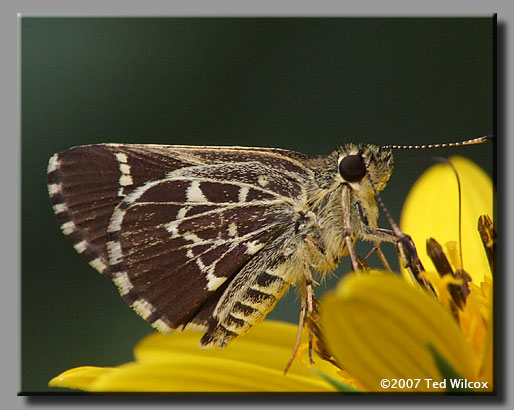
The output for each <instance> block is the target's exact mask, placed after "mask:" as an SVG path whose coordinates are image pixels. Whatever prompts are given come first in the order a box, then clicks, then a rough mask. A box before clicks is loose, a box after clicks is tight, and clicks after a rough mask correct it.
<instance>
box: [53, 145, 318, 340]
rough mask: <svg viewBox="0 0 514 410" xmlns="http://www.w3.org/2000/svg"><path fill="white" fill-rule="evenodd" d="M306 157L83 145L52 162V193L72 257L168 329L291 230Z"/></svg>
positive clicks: (284, 153)
mask: <svg viewBox="0 0 514 410" xmlns="http://www.w3.org/2000/svg"><path fill="white" fill-rule="evenodd" d="M304 158H305V157H304V156H302V155H301V154H296V153H293V152H289V151H284V150H277V149H265V148H240V147H186V146H158V145H122V144H103V145H93V146H83V147H76V148H73V149H70V150H68V151H66V152H64V153H60V154H56V155H55V156H54V157H52V159H51V160H50V163H49V169H48V172H49V173H48V181H49V192H50V197H51V199H52V203H53V205H54V209H55V212H56V214H57V216H58V218H59V220H60V222H61V228H62V230H63V232H64V233H65V234H66V235H67V236H69V237H70V239H71V240H72V241H73V244H74V247H75V248H76V249H77V251H78V252H79V253H81V254H83V255H84V256H85V257H86V258H87V259H88V261H89V262H90V264H91V265H92V266H93V267H95V268H96V269H97V270H99V271H100V272H102V273H105V274H108V275H110V276H112V277H113V279H114V281H115V282H116V284H117V285H118V287H119V289H120V292H121V294H122V295H123V296H124V298H125V299H126V300H127V302H129V303H130V304H131V305H132V306H133V307H134V308H135V309H136V311H137V312H138V313H139V314H140V315H142V316H143V317H144V318H145V319H146V320H148V321H149V322H150V323H152V324H153V325H154V326H156V327H157V328H159V329H160V330H162V331H166V330H169V329H170V328H177V327H180V326H181V325H183V324H185V323H187V322H188V320H190V319H191V317H192V315H194V312H195V311H199V310H201V307H202V303H206V300H207V299H208V298H209V297H211V299H212V297H214V296H215V295H216V293H214V292H215V291H216V289H218V291H217V293H219V292H220V291H222V288H223V284H225V285H227V284H228V282H229V280H230V279H231V278H232V277H233V276H234V275H235V274H236V273H237V272H238V271H239V270H240V269H241V268H242V267H243V266H244V265H245V264H246V263H247V262H248V261H249V260H250V259H251V258H252V257H255V255H257V254H258V252H259V250H260V249H261V248H262V247H263V246H264V245H265V244H266V243H268V242H269V241H271V240H273V239H274V238H275V237H277V236H278V235H280V233H282V232H283V230H284V229H285V227H286V226H288V225H289V224H290V221H291V220H292V216H293V214H292V213H293V207H294V204H295V203H297V201H299V200H301V198H302V197H303V196H304V194H305V193H304V192H303V188H302V187H303V183H304V181H305V180H306V179H307V178H309V177H310V175H309V170H308V169H306V168H304V167H303V166H302V163H301V160H302V159H304ZM227 279H228V280H227ZM220 287H221V288H220ZM209 303H212V300H211V301H210V302H209Z"/></svg>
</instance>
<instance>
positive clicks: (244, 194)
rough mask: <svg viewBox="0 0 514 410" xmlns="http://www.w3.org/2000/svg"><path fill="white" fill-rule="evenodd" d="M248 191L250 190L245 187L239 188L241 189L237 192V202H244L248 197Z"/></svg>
mask: <svg viewBox="0 0 514 410" xmlns="http://www.w3.org/2000/svg"><path fill="white" fill-rule="evenodd" d="M249 190H250V188H248V187H247V186H244V187H241V189H240V190H239V198H238V199H239V202H246V197H247V196H248V191H249Z"/></svg>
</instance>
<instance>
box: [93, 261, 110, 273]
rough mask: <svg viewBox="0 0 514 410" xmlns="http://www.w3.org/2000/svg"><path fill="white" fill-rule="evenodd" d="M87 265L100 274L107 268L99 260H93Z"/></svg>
mask: <svg viewBox="0 0 514 410" xmlns="http://www.w3.org/2000/svg"><path fill="white" fill-rule="evenodd" d="M89 264H90V265H91V266H92V267H93V268H95V269H96V270H97V271H99V272H100V273H103V272H104V271H105V270H106V269H107V266H105V264H104V263H103V262H102V260H101V259H100V258H96V259H93V260H92V261H90V262H89Z"/></svg>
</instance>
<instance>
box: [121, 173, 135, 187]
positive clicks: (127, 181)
mask: <svg viewBox="0 0 514 410" xmlns="http://www.w3.org/2000/svg"><path fill="white" fill-rule="evenodd" d="M133 183H134V181H132V177H131V176H130V175H124V174H123V175H121V177H120V185H121V186H127V185H132V184H133Z"/></svg>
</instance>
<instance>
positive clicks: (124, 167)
mask: <svg viewBox="0 0 514 410" xmlns="http://www.w3.org/2000/svg"><path fill="white" fill-rule="evenodd" d="M120 171H121V173H122V174H130V166H129V165H128V164H125V163H122V164H120Z"/></svg>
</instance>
